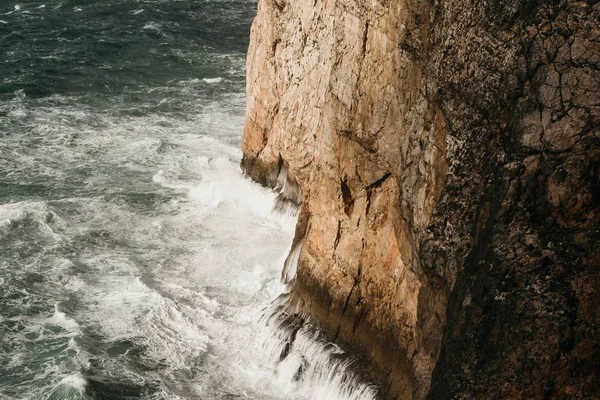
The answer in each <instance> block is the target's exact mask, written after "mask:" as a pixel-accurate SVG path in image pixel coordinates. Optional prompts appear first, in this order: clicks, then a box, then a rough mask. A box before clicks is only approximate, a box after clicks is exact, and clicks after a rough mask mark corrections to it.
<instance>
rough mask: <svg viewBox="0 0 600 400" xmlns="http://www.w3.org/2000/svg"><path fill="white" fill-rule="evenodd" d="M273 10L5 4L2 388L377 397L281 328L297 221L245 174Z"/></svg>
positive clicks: (312, 339) (192, 1)
mask: <svg viewBox="0 0 600 400" xmlns="http://www.w3.org/2000/svg"><path fill="white" fill-rule="evenodd" d="M256 7H257V4H256V2H255V1H250V0H239V1H235V0H97V1H92V0H86V1H83V0H62V1H59V0H48V1H20V0H17V1H6V0H3V1H2V2H1V4H0V400H9V399H10V400H12V399H55V400H59V399H207V400H208V399H309V398H310V399H319V400H323V399H370V398H373V393H372V389H371V388H370V387H368V386H366V385H364V384H361V383H359V382H358V381H357V380H356V376H355V375H353V374H352V373H351V371H349V369H348V368H347V366H348V361H347V360H346V359H344V357H343V356H342V355H341V354H342V351H341V350H340V349H338V348H337V347H335V346H333V345H331V344H326V343H323V342H322V341H320V340H319V339H318V338H317V337H316V336H315V334H314V332H313V331H311V330H308V329H307V330H301V331H300V332H299V333H298V334H297V338H296V341H295V342H294V343H293V345H292V346H291V347H290V345H289V344H287V340H288V338H289V332H286V331H285V329H282V328H281V327H278V324H272V323H266V321H267V322H268V321H270V320H269V319H268V318H265V315H266V314H265V309H267V308H268V307H269V304H271V302H272V301H273V299H275V298H277V297H278V296H279V295H280V294H281V293H284V292H285V291H287V290H288V288H286V287H284V286H283V285H281V283H280V281H279V276H280V270H281V266H282V265H283V260H284V259H285V256H286V255H287V253H288V251H289V247H290V243H291V238H292V235H293V229H294V224H295V217H294V216H290V215H280V214H277V213H274V212H273V211H272V204H273V200H274V198H275V193H272V192H270V191H267V190H265V189H262V188H260V187H258V186H257V185H255V184H253V183H252V182H250V181H249V180H247V179H246V178H245V177H243V176H242V174H241V172H240V170H239V166H238V165H239V159H240V157H241V153H240V146H241V130H242V125H243V116H244V108H245V93H244V91H245V54H246V50H247V46H248V40H249V32H250V24H251V22H252V19H253V17H254V15H255V13H256ZM286 346H287V347H286ZM284 348H285V349H286V353H285V354H286V356H285V357H282V356H281V354H282V351H283V349H284Z"/></svg>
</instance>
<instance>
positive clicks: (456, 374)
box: [242, 0, 600, 399]
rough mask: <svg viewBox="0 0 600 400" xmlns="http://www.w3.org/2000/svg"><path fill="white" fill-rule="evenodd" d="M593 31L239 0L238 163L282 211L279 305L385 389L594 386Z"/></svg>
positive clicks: (549, 23) (564, 5) (570, 18)
mask: <svg viewBox="0 0 600 400" xmlns="http://www.w3.org/2000/svg"><path fill="white" fill-rule="evenodd" d="M599 19H600V5H599V3H597V2H594V1H588V2H585V1H584V2H575V1H566V0H565V1H551V2H536V1H525V0H506V1H503V2H483V1H472V2H464V1H458V0H448V1H445V2H437V1H436V2H430V1H427V0H396V1H389V0H388V1H384V0H373V1H371V0H369V1H366V0H315V1H311V2H302V1H291V0H259V4H258V15H257V17H256V20H255V22H254V24H253V27H252V34H251V43H250V48H249V51H248V64H247V67H248V83H247V89H248V90H247V95H248V111H247V118H246V124H245V128H244V136H243V153H244V158H243V161H242V166H243V168H244V169H245V171H246V172H247V173H248V174H249V175H250V176H251V177H252V178H254V179H255V180H257V181H259V182H261V183H263V184H265V185H269V186H273V187H274V186H276V185H279V186H285V188H286V193H287V196H288V197H289V198H291V199H292V201H294V202H297V203H301V212H300V218H299V225H298V229H297V235H296V243H299V242H300V241H302V247H301V251H300V254H299V262H298V271H297V276H296V284H295V289H294V300H293V301H294V304H295V305H298V306H299V307H300V308H301V309H302V310H303V311H304V312H307V313H308V314H311V315H313V316H315V317H316V318H317V319H318V320H319V321H320V322H321V324H322V325H323V327H324V328H325V330H326V331H328V332H329V333H330V335H331V336H332V337H333V338H334V339H335V340H338V341H340V342H342V343H345V344H347V345H349V346H351V347H352V348H353V349H355V350H356V352H357V354H359V355H361V356H362V357H364V358H365V359H367V360H369V361H370V362H371V363H372V364H373V365H374V366H375V368H376V370H377V371H379V372H381V373H382V376H383V381H384V382H386V383H387V384H388V386H387V392H388V393H391V394H392V395H393V396H394V397H396V398H400V399H408V398H417V399H420V398H424V397H425V396H427V395H428V394H429V396H430V397H431V398H454V397H456V398H520V397H527V398H546V397H548V398H566V397H569V396H571V397H574V398H593V397H595V396H597V395H599V394H600V392H599V390H600V389H599V388H598V383H597V382H598V378H599V375H600V372H599V369H600V368H599V361H598V360H600V350H598V349H599V341H600V340H599V333H600V332H599V329H598V323H599V322H600V320H599V313H598V311H596V309H595V308H594V306H593V304H594V301H595V300H596V301H597V300H598V298H599V297H598V293H597V291H596V289H597V288H598V287H599V286H598V285H599V284H600V272H599V268H600V266H599V257H598V253H599V252H600V247H599V244H598V243H599V242H598V240H599V239H600V234H599V231H598V229H599V222H600V210H599V204H600V183H599V175H600V133H599V129H598V127H599V126H600V88H599V86H600V85H599V83H600V50H599V43H600V28H599V27H598V21H599ZM282 171H284V172H285V173H282ZM282 176H283V177H284V178H285V179H283V180H282V179H281V177H282ZM278 178H279V182H278Z"/></svg>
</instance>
